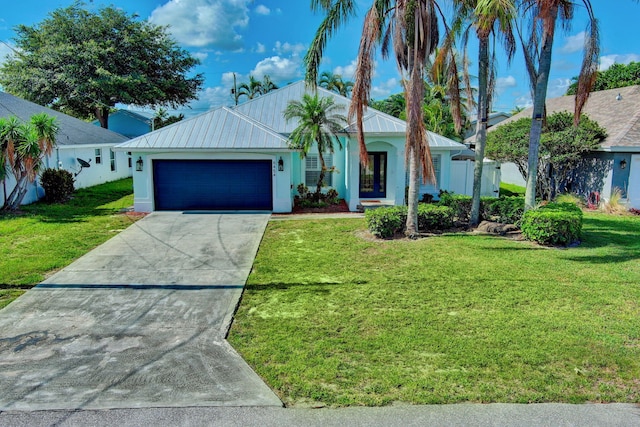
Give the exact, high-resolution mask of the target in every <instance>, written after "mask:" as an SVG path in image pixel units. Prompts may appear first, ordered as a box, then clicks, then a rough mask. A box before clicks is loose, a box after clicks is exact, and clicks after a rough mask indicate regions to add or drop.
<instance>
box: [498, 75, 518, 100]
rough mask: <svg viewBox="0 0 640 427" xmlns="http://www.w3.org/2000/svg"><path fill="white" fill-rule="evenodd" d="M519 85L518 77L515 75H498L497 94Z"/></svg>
mask: <svg viewBox="0 0 640 427" xmlns="http://www.w3.org/2000/svg"><path fill="white" fill-rule="evenodd" d="M516 86H518V82H517V81H516V78H515V77H513V76H511V75H510V76H507V77H498V78H497V79H496V94H498V95H500V94H502V93H504V91H505V90H507V89H509V88H512V87H516Z"/></svg>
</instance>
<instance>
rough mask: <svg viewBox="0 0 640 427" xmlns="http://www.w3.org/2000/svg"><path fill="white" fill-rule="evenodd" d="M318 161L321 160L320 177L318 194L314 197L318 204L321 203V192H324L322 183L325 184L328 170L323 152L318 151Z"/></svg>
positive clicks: (317, 186) (317, 188) (317, 187)
mask: <svg viewBox="0 0 640 427" xmlns="http://www.w3.org/2000/svg"><path fill="white" fill-rule="evenodd" d="M318 145H320V144H318ZM318 159H319V160H320V176H319V177H318V184H316V194H315V195H314V196H313V197H314V199H315V201H316V202H318V201H320V192H321V191H322V183H323V182H324V176H325V171H326V170H327V167H326V165H325V163H324V156H323V155H322V150H318Z"/></svg>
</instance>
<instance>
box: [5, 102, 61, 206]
mask: <svg viewBox="0 0 640 427" xmlns="http://www.w3.org/2000/svg"><path fill="white" fill-rule="evenodd" d="M57 133H58V125H57V123H56V118H55V117H52V116H49V115H47V114H45V113H40V114H35V115H33V116H32V117H31V120H30V121H29V123H23V122H21V121H20V120H19V119H18V118H16V117H9V118H7V119H5V118H2V119H0V142H1V144H2V146H3V147H6V148H5V149H4V152H5V156H6V159H7V161H8V164H9V168H10V172H11V174H12V175H13V176H14V177H15V179H16V185H15V187H14V188H13V190H12V191H11V193H10V194H9V196H8V197H6V201H5V203H4V207H3V209H5V210H16V209H18V208H19V207H20V204H21V203H22V200H23V199H24V196H25V195H26V194H27V186H28V184H29V183H32V182H34V181H35V180H36V177H37V176H38V172H39V171H40V167H41V165H42V159H43V158H44V157H45V156H48V155H50V154H51V153H52V152H53V147H54V146H55V139H56V135H57Z"/></svg>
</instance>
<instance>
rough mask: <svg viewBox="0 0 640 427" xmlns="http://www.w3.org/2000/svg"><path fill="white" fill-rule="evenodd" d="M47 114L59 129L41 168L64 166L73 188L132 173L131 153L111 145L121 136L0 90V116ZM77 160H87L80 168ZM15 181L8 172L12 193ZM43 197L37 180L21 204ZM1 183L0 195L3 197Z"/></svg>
mask: <svg viewBox="0 0 640 427" xmlns="http://www.w3.org/2000/svg"><path fill="white" fill-rule="evenodd" d="M37 113H46V114H49V115H50V116H54V117H56V118H57V121H58V126H59V127H60V131H59V132H58V135H57V137H56V143H57V145H56V148H55V149H54V151H53V153H52V154H51V155H50V156H48V157H46V158H45V159H44V167H49V168H61V169H66V170H68V171H69V172H71V173H73V174H77V175H76V177H75V187H76V188H83V187H89V186H92V185H97V184H101V183H104V182H108V181H114V180H117V179H120V178H125V177H128V176H131V171H132V167H131V166H132V164H131V156H129V155H127V153H126V152H116V151H114V150H113V147H114V146H115V145H117V144H120V143H122V142H124V141H126V140H127V139H128V138H126V137H125V136H123V135H120V134H118V133H115V132H112V131H109V130H106V129H102V128H100V127H96V126H93V125H92V124H91V123H87V122H84V121H82V120H79V119H76V118H75V117H71V116H68V115H66V114H63V113H60V112H58V111H54V110H52V109H50V108H47V107H43V106H41V105H38V104H34V103H33V102H29V101H26V100H24V99H21V98H17V97H15V96H13V95H10V94H8V93H4V92H0V117H9V116H16V117H18V118H19V119H21V120H22V121H25V122H28V121H29V120H30V118H31V116H33V115H34V114H37ZM78 159H81V160H83V161H85V162H87V163H89V165H90V166H89V167H86V168H82V172H80V170H81V166H80V163H79V161H78ZM14 185H15V180H14V179H13V177H12V176H11V175H9V177H8V179H7V182H6V188H7V192H8V193H9V192H11V190H12V189H13V187H14ZM43 196H44V190H43V189H42V187H41V186H40V185H39V182H38V181H37V180H36V182H35V183H34V184H32V185H31V186H30V187H29V192H28V193H27V195H26V196H25V198H24V200H23V204H28V203H32V202H34V201H36V200H38V199H40V198H41V197H43ZM3 197H4V194H3V189H2V186H0V198H3Z"/></svg>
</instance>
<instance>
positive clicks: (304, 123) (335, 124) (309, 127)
mask: <svg viewBox="0 0 640 427" xmlns="http://www.w3.org/2000/svg"><path fill="white" fill-rule="evenodd" d="M343 109H344V107H343V106H342V105H337V104H335V103H334V100H333V98H330V97H325V98H318V94H317V93H315V94H314V95H313V96H311V95H309V94H308V93H305V94H304V95H303V97H302V101H295V100H292V101H289V104H288V105H287V108H286V109H285V110H284V118H285V119H286V120H287V122H288V121H291V120H295V119H297V120H298V121H299V123H298V126H297V127H296V128H295V129H294V131H293V132H291V135H290V137H289V139H290V140H291V147H292V148H294V149H299V150H302V151H301V153H300V155H301V157H303V158H304V157H306V156H307V153H308V152H309V150H310V149H311V147H312V146H313V144H315V145H316V147H317V148H318V159H319V160H320V177H319V178H318V183H317V185H316V193H315V198H316V201H318V200H319V199H320V192H321V191H322V185H323V181H324V176H325V173H326V172H327V170H328V169H327V166H326V164H325V161H324V157H323V154H324V153H325V152H330V153H333V151H334V145H333V142H334V140H335V142H337V144H338V147H339V148H340V149H342V144H341V143H340V139H339V138H338V132H340V131H341V130H343V129H344V128H345V127H346V126H347V119H346V117H344V115H342V114H341V111H342V110H343Z"/></svg>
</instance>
